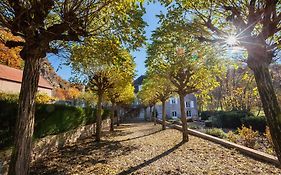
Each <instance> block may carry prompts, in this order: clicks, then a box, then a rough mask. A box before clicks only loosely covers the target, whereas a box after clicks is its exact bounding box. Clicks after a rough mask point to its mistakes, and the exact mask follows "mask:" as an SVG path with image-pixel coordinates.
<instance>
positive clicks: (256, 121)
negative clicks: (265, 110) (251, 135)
mask: <svg viewBox="0 0 281 175" xmlns="http://www.w3.org/2000/svg"><path fill="white" fill-rule="evenodd" d="M241 121H242V124H244V125H245V126H246V127H248V128H249V127H252V129H253V130H255V131H259V132H261V133H264V132H265V129H266V119H265V117H264V116H260V117H255V116H250V117H245V118H242V119H241Z"/></svg>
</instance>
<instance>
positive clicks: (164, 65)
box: [139, 18, 219, 142]
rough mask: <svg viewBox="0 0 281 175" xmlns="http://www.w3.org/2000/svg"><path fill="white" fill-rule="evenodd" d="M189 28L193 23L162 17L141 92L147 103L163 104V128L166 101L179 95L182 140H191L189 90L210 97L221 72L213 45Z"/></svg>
mask: <svg viewBox="0 0 281 175" xmlns="http://www.w3.org/2000/svg"><path fill="white" fill-rule="evenodd" d="M190 30H192V26H186V25H183V24H182V23H181V21H180V20H177V18H165V19H164V18H163V19H162V25H161V26H160V27H159V28H158V29H157V30H156V31H155V32H154V34H153V36H152V41H153V42H152V44H151V45H150V46H149V48H148V58H147V60H146V66H147V68H148V75H147V78H146V79H145V81H144V85H143V86H142V89H141V91H140V92H139V98H140V99H141V102H142V103H143V104H144V105H145V106H153V105H155V103H157V102H158V101H160V102H161V103H162V120H163V123H162V125H163V129H165V128H166V126H165V120H166V119H165V117H166V113H165V111H166V109H165V102H166V100H167V99H168V98H169V97H170V96H171V95H172V94H174V95H177V96H179V99H180V108H181V121H182V126H183V132H182V133H183V142H186V141H188V134H187V118H186V116H187V115H186V111H185V104H184V103H185V102H184V97H185V96H186V95H187V94H190V93H196V94H197V95H198V96H201V97H206V96H208V92H209V91H210V90H212V89H214V88H215V87H216V86H217V85H218V83H217V81H216V77H215V75H216V74H218V73H219V67H218V64H217V61H218V60H219V56H218V54H217V53H216V52H215V50H214V49H213V48H212V47H209V46H206V45H203V44H202V43H200V42H198V41H197V40H196V39H195V38H194V37H193V36H192V35H191V33H190ZM148 94H149V95H148Z"/></svg>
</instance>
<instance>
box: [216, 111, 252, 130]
mask: <svg viewBox="0 0 281 175" xmlns="http://www.w3.org/2000/svg"><path fill="white" fill-rule="evenodd" d="M250 115H252V114H251V113H248V112H244V111H227V112H225V111H220V112H217V113H216V115H215V116H212V117H211V120H212V125H213V126H215V127H219V128H233V129H236V128H239V127H241V126H242V122H241V119H242V118H246V117H248V116H250Z"/></svg>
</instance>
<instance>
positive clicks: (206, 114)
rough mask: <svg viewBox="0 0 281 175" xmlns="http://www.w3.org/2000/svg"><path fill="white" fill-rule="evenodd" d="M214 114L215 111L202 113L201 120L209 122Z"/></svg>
mask: <svg viewBox="0 0 281 175" xmlns="http://www.w3.org/2000/svg"><path fill="white" fill-rule="evenodd" d="M214 114H215V112H214V111H202V112H200V117H201V120H208V119H209V118H210V117H211V116H213V115H214Z"/></svg>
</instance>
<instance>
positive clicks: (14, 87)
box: [0, 64, 53, 96]
mask: <svg viewBox="0 0 281 175" xmlns="http://www.w3.org/2000/svg"><path fill="white" fill-rule="evenodd" d="M22 74H23V71H22V70H19V69H15V68H12V67H8V66H5V65H1V64H0V92H5V93H13V94H16V93H19V92H20V88H21V81H22ZM52 90H53V86H52V85H51V84H50V83H49V82H48V81H47V80H45V79H44V78H43V77H41V76H40V79H39V84H38V91H39V92H42V93H46V94H47V95H49V96H52Z"/></svg>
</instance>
